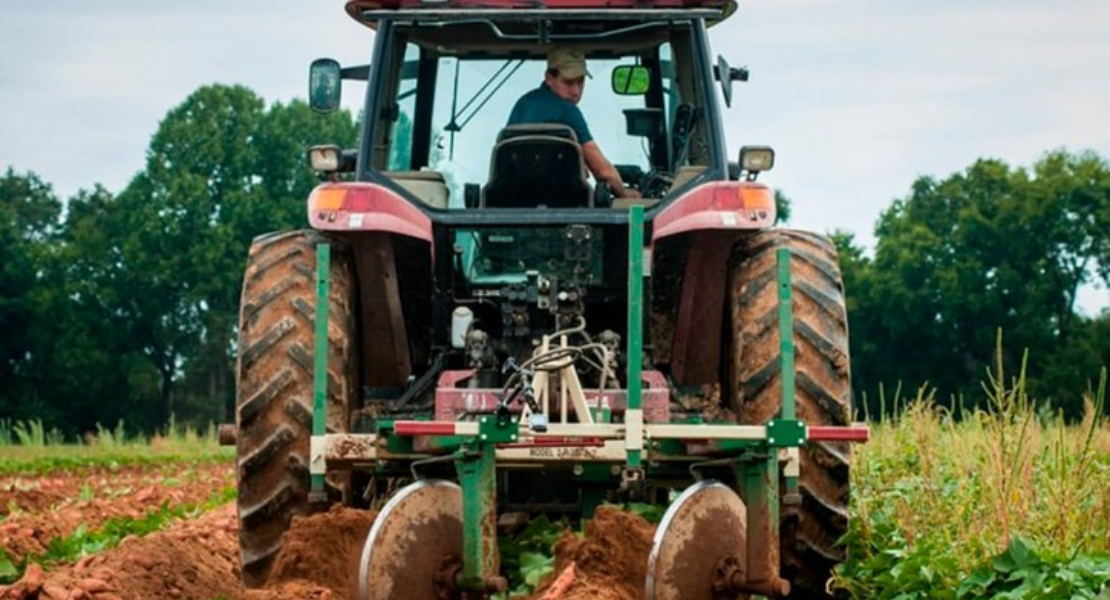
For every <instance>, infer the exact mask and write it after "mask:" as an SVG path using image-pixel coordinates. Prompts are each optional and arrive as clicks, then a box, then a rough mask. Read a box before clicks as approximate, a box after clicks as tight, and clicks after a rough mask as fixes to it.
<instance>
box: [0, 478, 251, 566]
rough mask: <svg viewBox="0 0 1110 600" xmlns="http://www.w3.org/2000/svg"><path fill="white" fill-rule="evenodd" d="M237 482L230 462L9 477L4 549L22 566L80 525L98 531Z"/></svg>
mask: <svg viewBox="0 0 1110 600" xmlns="http://www.w3.org/2000/svg"><path fill="white" fill-rule="evenodd" d="M82 475H83V476H82ZM234 483H235V480H234V466H233V465H231V464H228V463H208V464H200V465H195V466H187V467H186V466H182V465H178V467H177V469H176V471H168V470H166V468H164V467H146V468H138V467H130V468H126V469H121V470H120V471H118V472H99V473H92V474H80V473H79V474H76V475H64V476H63V475H54V476H50V477H46V478H43V479H42V480H41V481H34V480H28V479H25V478H8V479H7V480H6V481H4V482H3V483H0V499H3V498H7V502H6V503H5V506H6V507H7V508H6V510H8V511H10V512H7V514H6V515H5V516H4V519H3V521H2V522H0V550H2V551H3V552H4V553H5V554H6V555H7V556H8V557H9V558H10V559H11V560H12V562H13V563H16V564H20V563H22V562H23V560H24V558H26V557H28V556H32V557H33V556H41V555H43V554H44V553H46V552H47V549H48V548H49V547H50V543H51V541H52V540H55V539H58V538H62V537H65V536H68V535H72V534H73V533H74V532H76V531H77V530H78V528H79V527H84V531H87V532H93V531H97V530H99V529H100V528H101V527H103V526H104V524H105V523H107V522H109V521H110V520H112V519H120V518H126V519H140V518H142V517H144V516H145V515H146V514H147V513H148V512H149V511H151V510H156V509H158V508H159V507H161V506H162V505H163V504H165V505H167V506H169V507H171V508H172V507H178V506H191V505H197V504H201V503H203V502H205V501H207V500H209V499H210V498H212V497H213V495H215V494H218V493H219V492H221V491H222V490H224V489H226V488H227V487H228V486H230V485H233V484H234Z"/></svg>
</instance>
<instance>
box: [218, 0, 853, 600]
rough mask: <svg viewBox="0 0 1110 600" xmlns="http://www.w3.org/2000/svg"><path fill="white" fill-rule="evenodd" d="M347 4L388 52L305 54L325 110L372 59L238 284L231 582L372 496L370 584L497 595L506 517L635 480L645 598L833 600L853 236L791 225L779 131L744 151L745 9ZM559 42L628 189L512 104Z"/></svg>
mask: <svg viewBox="0 0 1110 600" xmlns="http://www.w3.org/2000/svg"><path fill="white" fill-rule="evenodd" d="M345 6H346V12H347V13H348V14H349V15H350V17H351V18H353V19H354V20H355V21H356V22H357V23H359V24H361V25H362V26H365V27H366V28H369V29H370V30H372V31H373V32H374V35H373V51H372V55H371V56H370V63H369V65H359V66H341V65H340V64H339V63H338V62H337V61H334V60H330V59H320V60H317V61H315V62H313V64H312V65H311V68H310V73H309V103H310V105H311V106H312V107H313V108H314V109H316V110H318V111H322V112H327V111H332V110H336V109H337V108H338V107H339V104H340V98H341V93H342V87H343V84H344V82H351V81H361V82H364V83H363V84H362V85H365V88H366V94H365V105H364V109H363V112H362V119H361V124H360V127H361V137H360V142H359V145H358V147H357V148H353V149H348V148H340V147H337V146H334V145H322V146H314V147H312V148H311V149H309V151H308V159H309V163H310V164H311V167H312V168H313V169H315V170H316V171H317V172H318V174H319V176H320V180H321V183H320V184H319V185H318V186H317V187H316V188H315V189H314V190H313V191H312V193H311V194H310V196H309V198H308V200H307V216H308V219H307V221H308V226H307V227H306V228H304V229H303V230H297V231H283V232H275V233H270V234H266V235H262V236H260V237H258V238H256V239H255V240H254V241H253V243H252V245H251V248H250V253H249V257H248V261H247V267H246V271H245V276H244V283H243V290H242V301H241V314H240V321H239V340H238V365H237V378H238V380H237V400H236V423H235V427H234V430H233V431H230V432H228V434H229V435H228V440H229V443H230V440H231V439H234V443H235V445H236V446H237V467H238V510H239V518H240V523H241V530H240V549H241V555H242V577H243V581H244V583H245V585H246V586H248V587H258V586H262V585H264V584H265V582H266V580H267V577H268V574H269V572H270V570H271V567H272V565H273V562H274V559H275V557H276V556H277V554H278V552H279V551H280V549H281V547H282V536H283V534H284V533H285V532H286V531H287V530H288V528H289V527H290V522H291V519H292V518H293V516H295V515H299V514H306V513H309V512H313V511H318V510H321V509H327V508H328V507H331V506H334V505H337V504H339V505H348V506H355V507H358V506H364V507H365V506H371V505H373V506H374V507H376V508H380V512H379V513H378V516H377V518H376V520H375V522H374V524H373V527H372V528H371V530H370V533H369V536H368V538H367V540H366V543H365V547H364V550H363V552H362V555H361V557H360V558H359V571H358V573H357V575H356V574H352V576H357V577H358V588H359V590H360V592H359V593H360V595H361V596H362V598H364V599H367V600H376V599H385V598H406V599H410V600H425V599H428V600H431V599H450V598H464V597H465V598H488V597H491V596H493V595H495V594H497V593H499V592H502V591H504V589H505V586H506V579H505V576H504V574H503V573H502V572H501V570H500V566H499V554H498V538H497V535H498V531H499V527H501V528H502V529H503V528H505V527H508V526H510V525H511V522H520V519H524V520H527V519H529V518H534V517H537V516H539V515H553V516H559V517H566V518H570V519H577V520H581V519H589V518H591V516H592V515H593V514H594V511H595V510H596V509H597V507H598V506H600V505H602V504H603V503H607V502H611V503H620V502H627V501H638V502H646V503H652V504H656V505H659V506H661V507H666V508H665V513H664V516H663V519H662V521H661V522H660V524H659V526H658V529H657V530H656V534H655V538H654V543H653V547H652V549H651V554H650V557H649V559H648V561H649V564H648V569H647V579H646V581H645V582H644V590H645V595H646V597H647V598H649V599H652V600H664V599H667V600H671V599H682V600H712V599H717V598H743V597H749V596H764V597H768V598H818V597H826V596H827V595H828V592H827V591H826V583H827V581H828V579H829V577H830V575H831V573H832V570H833V569H834V567H835V566H836V565H837V564H838V563H839V562H841V561H843V560H844V556H843V550H842V549H841V548H839V547H838V539H839V538H840V537H841V536H842V534H844V533H845V531H846V529H847V524H848V512H847V508H848V497H849V456H850V454H849V448H850V444H851V443H854V442H863V441H866V439H867V437H868V431H867V429H866V427H863V426H859V425H853V424H852V423H851V414H852V407H851V388H850V380H849V367H850V363H849V352H848V330H847V317H846V313H845V302H844V291H843V285H842V281H841V275H840V270H839V266H838V262H837V253H836V248H835V246H834V245H833V244H832V242H831V241H830V240H829V238H827V237H825V236H823V235H819V234H815V233H809V232H805V231H796V230H790V229H783V228H778V227H775V226H774V224H775V221H776V204H775V194H774V192H773V191H772V189H771V188H770V187H768V186H767V185H766V184H764V183H763V182H761V181H759V180H758V178H759V175H761V174H762V173H764V172H766V171H769V170H770V169H771V168H772V167H773V165H774V158H775V156H774V151H773V149H771V148H770V147H767V146H755V145H750V146H744V147H742V148H741V149H740V150H739V153H738V156H736V160H735V161H732V160H730V158H731V157H730V156H729V155H728V154H727V151H726V144H725V137H724V131H723V120H722V106H721V103H722V101H723V103H724V104H725V105H729V104H731V101H732V89H733V83H734V82H737V81H745V80H746V79H747V77H748V73H747V70H746V69H744V68H738V67H733V66H730V65H729V63H728V61H726V60H725V59H724V58H722V57H718V58H716V59H714V58H712V57H711V54H710V48H709V43H708V35H707V30H708V28H709V27H711V26H714V25H717V24H719V23H721V22H723V21H724V20H725V19H726V18H728V17H729V16H730V15H731V14H732V13H733V12H734V11H735V4H734V3H733V2H732V1H731V0H544V1H540V2H535V1H533V0H348V1H347V2H346V5H345ZM554 45H572V46H574V47H576V48H580V49H581V51H582V52H583V53H584V54H585V56H586V57H587V60H588V65H589V66H588V70H589V72H590V76H589V78H588V79H587V84H586V85H587V91H586V93H585V95H584V98H583V99H582V101H581V103H580V104H579V108H580V109H581V111H582V113H583V114H584V115H585V117H586V119H587V121H588V122H589V124H590V128H591V130H592V132H593V135H594V138H595V139H596V140H598V142H599V144H600V146H601V147H602V148H604V150H605V152H606V154H607V155H608V157H609V158H610V159H611V161H612V164H613V165H614V167H615V169H616V170H617V171H618V172H619V174H620V176H621V179H622V180H623V181H624V182H625V183H626V184H628V185H629V186H630V187H631V188H632V189H635V190H638V191H639V196H640V197H638V198H617V197H614V194H613V190H612V189H610V186H609V185H607V184H606V183H604V182H600V183H599V182H593V181H591V180H590V179H589V177H588V173H587V171H586V169H585V168H584V162H583V161H584V159H583V152H582V146H581V145H580V144H579V143H578V141H577V139H576V137H575V135H574V132H573V131H572V130H570V129H568V128H567V127H566V126H565V125H560V124H553V123H536V124H528V125H514V126H507V125H506V117H507V116H508V114H509V108H510V107H511V106H512V103H513V102H514V101H515V100H516V99H517V98H518V97H520V96H521V95H522V94H524V93H526V92H527V91H529V90H531V89H534V88H535V87H536V85H537V84H538V83H540V82H541V80H542V78H543V74H544V72H545V66H546V64H545V56H546V55H547V52H548V50H549V49H550V48H551V47H552V46H554ZM348 85H350V84H349V83H348ZM321 141H326V140H321ZM509 517H512V519H510V518H509Z"/></svg>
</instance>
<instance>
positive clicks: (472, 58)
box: [372, 35, 708, 209]
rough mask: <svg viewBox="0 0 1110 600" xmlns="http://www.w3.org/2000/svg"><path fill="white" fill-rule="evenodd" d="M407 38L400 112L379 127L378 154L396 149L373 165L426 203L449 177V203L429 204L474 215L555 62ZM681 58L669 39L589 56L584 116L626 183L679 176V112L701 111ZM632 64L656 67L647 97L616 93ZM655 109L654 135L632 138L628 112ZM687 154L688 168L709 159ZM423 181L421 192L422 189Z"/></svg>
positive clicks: (396, 88) (397, 95)
mask: <svg viewBox="0 0 1110 600" xmlns="http://www.w3.org/2000/svg"><path fill="white" fill-rule="evenodd" d="M398 38H399V39H398V43H397V47H398V50H400V49H401V48H403V56H404V59H403V64H402V65H401V66H400V67H399V68H397V69H396V79H395V80H394V83H393V84H392V89H391V90H390V92H391V95H392V96H393V98H394V99H395V101H394V105H393V106H394V107H395V110H387V111H383V112H384V113H385V114H386V115H388V117H387V119H388V120H387V119H383V121H384V122H379V124H378V128H379V133H377V134H376V138H377V143H376V144H375V145H374V147H375V150H377V151H378V152H380V151H381V149H383V147H384V148H388V151H387V152H385V153H384V154H378V155H377V156H378V158H375V159H372V161H373V164H374V165H375V166H376V168H378V169H379V170H381V171H383V172H384V174H385V175H386V176H389V177H392V178H393V179H395V180H396V181H397V182H398V183H400V184H401V185H402V186H403V187H405V188H406V189H408V190H409V191H411V192H414V193H416V194H417V195H420V193H421V192H420V191H421V190H424V191H426V190H427V189H428V186H429V185H439V183H438V181H439V179H438V178H440V177H441V178H442V185H443V186H444V187H445V188H446V193H445V195H446V199H445V200H442V199H436V200H427V201H428V202H429V203H431V204H433V205H434V204H435V202H442V206H437V208H451V209H458V208H465V207H467V206H468V204H470V205H472V204H473V202H468V200H467V196H468V193H469V194H470V196H471V198H473V197H474V196H475V195H476V194H480V193H481V192H480V190H481V189H482V187H483V186H485V185H486V184H487V183H488V182H489V181H490V180H491V171H490V163H491V156H492V152H493V150H494V147H495V145H496V144H497V141H498V135H499V133H500V132H501V131H502V129H503V128H505V127H506V125H507V121H508V117H509V113H510V112H511V110H512V107H513V106H514V104H515V103H516V102H517V100H518V99H519V98H520V97H521V96H523V95H525V94H526V93H528V92H530V91H532V90H534V89H536V88H538V87H539V86H541V85H544V73H545V71H546V69H547V63H546V59H545V57H544V56H543V55H534V54H535V53H533V52H529V53H527V54H525V53H522V52H521V51H519V50H517V51H515V52H508V53H507V55H505V56H497V53H496V52H470V53H467V54H465V55H462V56H455V55H452V54H446V53H444V54H441V53H440V52H439V50H438V49H431V48H429V47H428V44H427V43H426V41H425V43H420V44H418V43H417V42H415V41H405V37H404V36H403V35H399V36H398ZM675 53H676V48H675V44H674V42H673V41H671V40H661V41H659V42H658V43H657V44H655V45H653V46H651V47H649V48H646V49H645V48H643V47H639V48H635V49H629V50H627V51H623V52H622V51H619V50H613V49H607V50H606V51H604V52H594V53H593V54H591V55H589V57H588V61H587V68H588V71H589V76H588V77H587V78H586V81H585V86H584V90H583V93H582V99H581V101H580V102H579V103H578V108H579V109H580V110H581V112H582V115H583V117H584V118H585V121H586V124H587V127H588V128H589V132H590V134H591V135H592V137H593V139H594V141H596V142H597V144H598V146H599V148H600V149H601V151H602V153H603V154H604V155H605V157H606V158H607V159H608V160H609V162H610V163H612V164H613V165H614V166H615V167H617V169H618V171H619V172H620V173H621V175H622V179H624V180H625V182H626V184H630V185H633V186H635V185H637V184H639V179H640V178H642V177H644V176H645V175H646V174H648V173H651V172H656V171H671V170H674V168H675V167H676V165H674V164H671V160H672V156H673V155H675V154H676V151H675V150H674V149H673V148H671V144H670V141H669V140H670V133H671V129H672V124H673V120H674V115H675V110H676V108H677V107H678V106H679V105H680V104H682V103H683V102H684V101H685V102H686V103H693V104H700V103H699V102H697V97H696V96H697V95H696V91H695V90H696V89H697V86H693V85H691V84H690V83H688V82H687V83H686V86H685V88H684V89H685V93H684V91H683V89H680V86H679V85H678V84H677V82H676V77H675V73H676V71H677V70H678V68H677V67H676V62H677V61H676V59H675ZM630 65H636V66H638V67H640V66H646V67H647V68H648V70H649V71H648V72H650V73H651V74H652V75H651V77H652V88H653V89H652V90H650V91H649V92H647V93H644V94H639V95H619V94H617V93H615V92H614V91H613V89H612V85H611V83H610V82H611V80H612V76H613V71H614V69H616V68H617V67H621V66H623V67H625V68H627V67H628V66H630ZM684 97H685V98H686V100H683V98H684ZM645 108H648V109H652V110H655V111H656V114H657V115H658V117H657V118H658V120H659V126H658V133H657V134H656V135H655V136H654V137H653V136H650V135H645V134H643V133H638V134H636V135H632V134H630V133H629V131H628V125H627V123H626V114H625V113H626V111H630V110H632V111H635V110H637V109H639V112H640V113H643V112H644V110H643V109H645ZM634 114H635V113H634ZM382 130H384V131H386V132H387V134H385V135H383V134H382V133H380V131H382ZM682 156H683V161H684V162H685V163H695V162H698V161H699V160H700V161H702V162H707V160H708V159H707V158H705V157H701V158H699V157H697V156H693V155H690V154H683V155H682ZM414 172H419V175H418V174H416V173H414ZM417 179H419V185H417V183H414V181H415V180H417ZM433 179H434V182H433V183H432V184H429V183H428V182H429V181H430V180H433ZM589 183H590V184H591V185H592V184H593V183H594V182H593V181H592V179H591V180H590V181H589ZM468 187H469V188H471V189H469V190H468V189H467V188H468ZM414 190H415V191H414ZM437 198H438V197H437ZM421 199H425V198H421Z"/></svg>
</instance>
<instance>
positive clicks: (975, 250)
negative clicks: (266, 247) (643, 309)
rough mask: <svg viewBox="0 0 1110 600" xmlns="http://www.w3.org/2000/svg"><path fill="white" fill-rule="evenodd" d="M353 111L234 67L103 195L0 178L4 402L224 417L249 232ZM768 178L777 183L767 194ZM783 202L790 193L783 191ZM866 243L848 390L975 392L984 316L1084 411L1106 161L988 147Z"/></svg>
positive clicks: (275, 210) (863, 393)
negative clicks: (139, 165)
mask: <svg viewBox="0 0 1110 600" xmlns="http://www.w3.org/2000/svg"><path fill="white" fill-rule="evenodd" d="M357 136H358V127H357V123H356V119H355V118H354V117H353V116H352V115H351V114H350V113H347V112H339V113H335V114H331V115H319V114H316V113H314V112H313V111H312V110H310V109H309V108H308V106H307V105H306V104H305V103H304V102H302V101H299V100H294V101H292V102H289V103H276V104H272V105H270V106H267V105H266V103H265V102H264V101H263V99H262V98H260V97H259V96H257V95H256V94H255V93H254V92H252V91H250V90H249V89H247V88H244V87H241V86H223V85H212V86H206V87H202V88H200V89H198V90H197V91H195V92H194V93H193V94H191V95H190V96H189V97H188V98H187V99H186V100H185V101H184V102H183V103H182V104H181V105H179V106H177V107H176V108H174V109H173V110H171V111H170V112H169V113H168V114H167V115H166V116H165V118H164V119H163V120H162V122H161V123H160V124H159V126H158V129H157V131H156V132H155V133H154V135H153V137H152V138H151V141H150V145H149V147H148V149H147V156H146V164H145V166H144V168H143V169H142V171H140V172H139V173H138V174H137V175H136V176H135V177H134V178H133V179H132V180H131V181H130V183H129V184H128V185H127V186H126V188H125V189H124V190H123V191H121V192H119V193H116V194H113V193H111V192H109V191H108V190H106V189H104V188H103V187H101V186H99V185H97V186H94V187H93V188H92V189H89V190H81V191H79V192H78V193H76V194H75V195H74V196H73V197H71V198H68V199H66V201H65V202H64V204H63V202H62V200H61V199H59V198H58V197H57V196H56V195H55V194H54V192H53V190H52V188H51V186H50V185H49V183H48V182H45V181H42V179H41V178H39V177H38V176H37V175H35V174H34V173H33V172H25V173H20V172H16V171H14V170H13V169H12V168H10V167H9V168H8V169H7V171H6V172H5V173H4V174H3V176H2V177H0V331H3V332H4V335H3V336H2V337H0V419H10V420H16V421H19V420H29V419H41V420H42V421H43V422H44V423H45V424H46V425H47V426H48V427H57V428H59V429H61V430H62V431H64V432H66V433H67V434H71V435H72V434H80V433H82V432H84V431H87V430H89V429H92V428H93V427H94V426H95V424H96V423H101V424H105V425H113V424H115V423H116V422H118V421H120V420H122V421H124V422H125V423H127V424H128V425H129V426H130V427H132V428H134V429H136V430H142V431H145V432H152V431H155V430H157V429H158V428H160V427H163V426H164V425H165V424H166V423H167V421H168V420H169V418H170V416H171V415H173V416H175V418H176V419H177V420H178V421H179V422H182V421H185V422H193V423H198V424H203V423H206V422H210V421H215V422H221V421H227V420H230V419H232V418H233V413H232V412H231V407H232V406H233V404H234V376H233V371H234V364H235V351H236V349H235V327H236V321H237V316H238V302H239V291H240V287H241V281H242V274H243V268H244V261H245V257H246V253H247V249H248V247H249V244H250V241H251V239H252V238H253V237H254V236H256V235H259V234H262V233H266V232H269V231H274V230H281V229H290V228H296V227H300V226H303V224H304V223H305V199H306V198H307V196H308V193H309V192H310V191H311V189H312V187H313V186H314V185H315V184H316V182H317V179H316V177H315V175H314V174H313V173H312V172H311V171H310V170H309V169H308V168H307V167H306V165H305V160H304V152H305V149H306V148H307V147H308V146H310V145H312V144H316V143H336V144H339V145H341V146H344V147H353V146H354V145H355V144H356V142H357ZM777 196H781V194H777ZM780 204H782V205H783V206H784V208H788V207H789V203H788V202H787V201H786V199H785V197H782V198H781V201H780ZM875 234H876V240H877V242H876V247H875V249H874V251H873V252H868V251H865V249H863V248H862V247H860V246H859V245H858V244H857V242H856V241H855V240H854V239H853V237H852V236H851V235H850V234H846V233H835V234H834V238H835V239H836V241H837V244H838V246H839V248H840V252H841V262H842V268H843V271H844V277H845V285H846V288H847V297H848V304H849V306H848V308H849V324H850V328H851V340H852V341H851V343H852V353H853V354H852V365H853V377H854V387H855V390H856V399H857V405H860V404H863V403H865V402H866V403H867V404H868V405H869V406H868V410H869V411H871V413H872V414H876V411H877V408H878V405H877V403H878V393H877V392H878V389H879V387H880V385H883V386H885V388H886V389H893V388H894V387H895V386H896V385H898V384H902V385H903V386H904V387H905V389H914V388H916V386H920V385H922V384H925V383H928V384H930V385H932V386H934V388H935V389H936V390H937V392H938V397H939V398H940V399H941V400H942V401H948V400H949V399H951V398H958V397H961V395H962V396H966V397H967V398H969V399H971V402H974V399H975V398H979V397H981V396H982V394H981V393H979V392H978V389H977V386H978V382H979V381H980V380H981V379H982V378H983V375H984V373H985V371H984V369H985V368H986V366H987V365H988V364H989V363H990V361H991V357H992V354H993V351H994V347H995V341H994V340H995V332H996V331H997V329H998V328H1001V329H1002V330H1003V331H1005V340H1006V341H1005V346H1004V347H1005V348H1006V351H1007V353H1008V355H1009V356H1008V357H1007V358H1008V359H1009V360H1010V364H1016V363H1017V362H1019V360H1018V357H1019V356H1020V353H1021V352H1022V350H1023V349H1025V348H1028V349H1029V350H1030V352H1031V360H1030V367H1029V377H1030V382H1031V389H1032V390H1033V392H1034V394H1035V395H1036V396H1037V397H1038V398H1042V399H1044V400H1045V401H1046V402H1051V403H1052V405H1053V406H1055V407H1057V408H1060V409H1062V410H1064V411H1066V412H1067V413H1068V414H1069V415H1072V416H1074V415H1076V414H1078V413H1079V411H1081V410H1082V404H1081V397H1082V393H1083V391H1084V390H1085V389H1086V388H1087V385H1088V382H1089V381H1091V380H1092V378H1094V377H1095V376H1096V375H1097V372H1098V369H1099V368H1100V367H1101V366H1104V365H1107V364H1110V314H1107V312H1105V311H1103V312H1102V313H1101V314H1099V315H1093V316H1091V315H1083V314H1080V313H1079V312H1078V311H1077V309H1076V294H1077V291H1078V290H1079V288H1080V287H1081V286H1082V285H1085V284H1088V283H1090V282H1093V281H1101V282H1102V283H1103V284H1104V285H1105V284H1108V283H1110V166H1108V165H1107V162H1106V161H1105V160H1104V159H1103V158H1101V157H1099V156H1098V155H1095V154H1092V153H1081V154H1069V153H1067V152H1064V151H1059V152H1053V153H1050V154H1047V155H1046V156H1045V157H1044V158H1043V159H1042V160H1040V161H1038V162H1037V163H1036V164H1035V165H1034V166H1033V167H1032V168H1031V169H1023V168H1012V167H1010V166H1008V165H1006V164H1004V163H1002V162H999V161H993V160H981V161H978V162H976V163H975V164H974V165H972V166H971V167H969V168H968V169H967V170H966V171H965V172H963V173H958V174H954V175H952V176H950V177H948V178H947V179H944V180H937V179H934V178H931V177H922V178H920V179H918V180H917V181H916V182H914V183H913V186H912V188H911V192H910V194H909V195H908V196H907V197H906V198H903V199H899V200H896V201H894V203H893V204H892V205H891V206H890V208H888V209H887V210H886V211H885V212H884V213H883V214H882V216H881V217H880V219H879V221H878V223H877V225H876V230H875Z"/></svg>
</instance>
